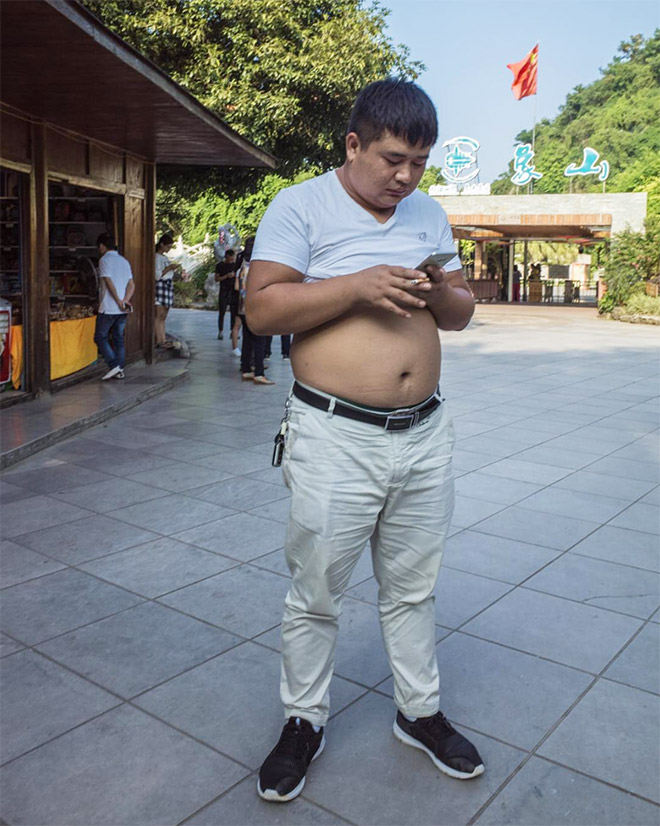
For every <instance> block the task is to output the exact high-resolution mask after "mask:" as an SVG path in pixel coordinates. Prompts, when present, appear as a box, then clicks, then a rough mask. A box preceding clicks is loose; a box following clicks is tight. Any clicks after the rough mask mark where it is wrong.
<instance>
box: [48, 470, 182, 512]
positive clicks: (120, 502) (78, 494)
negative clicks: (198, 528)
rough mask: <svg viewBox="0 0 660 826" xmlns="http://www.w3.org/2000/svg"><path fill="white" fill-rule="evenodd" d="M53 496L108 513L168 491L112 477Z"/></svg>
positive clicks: (72, 503)
mask: <svg viewBox="0 0 660 826" xmlns="http://www.w3.org/2000/svg"><path fill="white" fill-rule="evenodd" d="M149 472H150V473H153V472H154V471H149ZM52 496H53V498H54V499H59V500H60V501H62V502H69V503H70V504H71V505H78V506H79V507H81V508H87V509H89V510H91V511H96V513H107V512H108V511H112V510H116V509H117V508H123V507H125V506H126V505H135V504H137V503H138V502H148V501H149V500H151V499H158V498H159V497H161V496H166V491H164V490H161V489H159V488H152V487H149V486H147V485H139V484H138V483H137V482H131V481H130V480H129V479H117V478H110V479H107V480H106V481H104V482H95V483H94V484H90V485H85V486H84V487H79V488H74V489H73V490H67V491H64V492H63V493H54V494H52Z"/></svg>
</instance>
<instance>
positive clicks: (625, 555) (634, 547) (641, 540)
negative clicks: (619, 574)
mask: <svg viewBox="0 0 660 826" xmlns="http://www.w3.org/2000/svg"><path fill="white" fill-rule="evenodd" d="M571 553H575V554H581V555H582V556H591V557H595V558H596V559H606V560H608V561H609V562H620V563H621V564H622V565H632V566H634V567H636V568H646V569H647V570H649V571H660V555H659V554H658V538H657V537H656V536H653V534H650V533H642V532H641V531H631V530H628V529H627V528H615V527H612V526H611V525H604V526H603V527H602V528H598V530H597V531H594V533H592V534H590V535H589V536H587V537H586V539H583V540H582V542H578V544H577V545H575V546H574V547H573V548H571Z"/></svg>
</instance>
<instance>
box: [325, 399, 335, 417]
mask: <svg viewBox="0 0 660 826" xmlns="http://www.w3.org/2000/svg"><path fill="white" fill-rule="evenodd" d="M336 404H337V399H335V398H334V397H333V398H331V399H330V404H329V405H328V413H327V416H328V418H329V419H331V418H332V417H333V416H334V413H335V405H336Z"/></svg>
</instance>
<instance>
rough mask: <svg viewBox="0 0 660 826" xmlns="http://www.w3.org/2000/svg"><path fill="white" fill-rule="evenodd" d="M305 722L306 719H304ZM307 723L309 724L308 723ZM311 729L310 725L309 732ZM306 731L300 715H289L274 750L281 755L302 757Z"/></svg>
mask: <svg viewBox="0 0 660 826" xmlns="http://www.w3.org/2000/svg"><path fill="white" fill-rule="evenodd" d="M305 722H306V721H305ZM308 725H309V724H308ZM312 731H313V729H312V728H311V725H310V734H311V732H312ZM306 735H307V732H305V730H304V728H303V721H302V720H301V719H300V717H291V718H290V719H289V721H288V722H287V724H286V725H285V726H284V729H283V730H282V736H281V737H280V739H279V742H278V744H277V746H276V747H275V751H276V752H277V754H278V756H281V757H293V758H296V759H297V758H299V757H303V756H304V754H305V750H306V748H307V745H308V742H307V736H306Z"/></svg>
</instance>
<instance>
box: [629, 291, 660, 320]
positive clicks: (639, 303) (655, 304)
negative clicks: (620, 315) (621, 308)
mask: <svg viewBox="0 0 660 826" xmlns="http://www.w3.org/2000/svg"><path fill="white" fill-rule="evenodd" d="M625 310H626V313H630V315H658V316H660V298H654V297H653V296H651V295H645V294H644V293H633V295H631V296H630V298H629V299H628V300H627V301H626V303H625Z"/></svg>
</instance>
